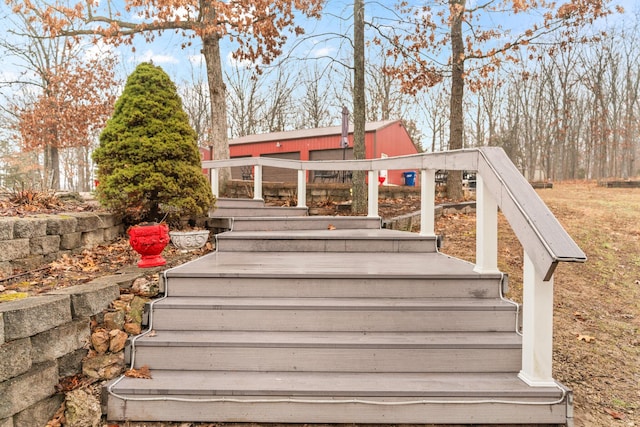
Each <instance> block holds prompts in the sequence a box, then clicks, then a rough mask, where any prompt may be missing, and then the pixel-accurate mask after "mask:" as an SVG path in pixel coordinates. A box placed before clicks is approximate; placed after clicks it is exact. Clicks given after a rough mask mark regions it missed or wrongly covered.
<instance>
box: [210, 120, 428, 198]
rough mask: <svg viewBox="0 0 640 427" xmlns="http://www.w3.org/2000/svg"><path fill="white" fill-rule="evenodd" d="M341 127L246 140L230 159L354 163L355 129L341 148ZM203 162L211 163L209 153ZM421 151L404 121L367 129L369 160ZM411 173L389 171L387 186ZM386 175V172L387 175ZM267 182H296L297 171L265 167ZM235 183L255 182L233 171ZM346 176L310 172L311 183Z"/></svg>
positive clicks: (233, 144) (233, 145) (236, 143)
mask: <svg viewBox="0 0 640 427" xmlns="http://www.w3.org/2000/svg"><path fill="white" fill-rule="evenodd" d="M341 139H342V128H341V126H332V127H325V128H316V129H301V130H294V131H288V132H273V133H265V134H259V135H249V136H243V137H241V138H236V139H233V140H231V141H229V150H230V157H231V158H237V157H257V156H262V157H276V158H280V159H292V160H342V159H347V160H350V159H353V125H350V127H349V135H348V147H347V148H344V149H343V148H340V147H341V145H340V142H341ZM202 151H203V153H202V154H203V158H204V159H205V160H209V159H210V157H209V153H208V151H206V150H202ZM416 153H418V150H417V148H416V146H415V144H414V143H413V141H412V140H411V137H410V136H409V133H408V132H407V130H406V129H405V127H404V125H403V124H402V121H400V120H386V121H379V122H369V123H367V124H366V125H365V157H366V158H367V159H376V158H383V157H395V156H403V155H408V154H416ZM404 172H410V171H401V170H400V171H388V173H387V176H386V179H385V182H384V184H386V185H404V184H405V180H404V177H405V174H404ZM385 173H386V172H385V171H383V173H382V174H383V175H384V174H385ZM262 174H263V181H272V182H294V181H296V179H297V172H296V171H295V170H288V169H279V168H270V167H265V168H264V170H263V172H262ZM232 178H233V179H252V173H251V169H250V168H244V169H243V168H232ZM349 178H350V175H349V174H347V175H346V176H345V175H343V174H340V173H337V172H335V171H315V172H310V173H309V176H308V178H307V179H308V181H309V182H341V181H345V180H348V179H349Z"/></svg>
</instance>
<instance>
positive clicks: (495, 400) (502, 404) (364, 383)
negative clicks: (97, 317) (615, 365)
mask: <svg viewBox="0 0 640 427" xmlns="http://www.w3.org/2000/svg"><path fill="white" fill-rule="evenodd" d="M151 375H152V379H135V378H122V379H121V380H117V381H114V382H112V383H111V384H109V386H108V388H107V390H108V391H109V392H108V393H106V399H107V400H108V403H109V404H108V407H109V412H108V418H109V419H110V420H124V419H128V420H133V421H135V420H158V421H203V422H207V421H208V422H248V421H251V422H263V423H266V422H274V423H282V422H296V423H341V422H344V420H345V419H348V420H349V421H350V422H351V423H380V422H384V421H385V420H387V421H389V422H390V421H392V420H393V422H394V423H417V424H425V423H429V424H432V423H456V424H458V423H460V424H467V423H470V422H472V423H474V424H484V423H511V424H520V423H533V422H535V423H536V424H537V425H539V424H543V423H549V424H552V423H565V422H566V419H567V417H568V416H569V414H568V408H567V401H568V400H569V396H570V393H569V392H567V391H566V390H564V389H563V388H561V387H560V386H558V387H535V388H532V387H528V386H527V385H526V384H525V383H523V382H522V381H520V380H519V379H518V378H517V377H516V375H514V374H513V373H491V374H477V373H456V374H452V373H351V372H349V373H335V372H312V373H309V372H253V371H251V372H245V371H236V372H220V371H161V370H154V369H152V370H151ZM123 397H124V398H127V399H129V400H127V401H126V402H125V401H124V400H122V398H123Z"/></svg>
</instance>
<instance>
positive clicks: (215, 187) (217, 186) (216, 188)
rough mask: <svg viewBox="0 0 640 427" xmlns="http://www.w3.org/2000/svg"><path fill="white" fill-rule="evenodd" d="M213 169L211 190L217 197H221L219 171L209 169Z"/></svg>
mask: <svg viewBox="0 0 640 427" xmlns="http://www.w3.org/2000/svg"><path fill="white" fill-rule="evenodd" d="M209 170H210V171H211V192H212V193H213V195H214V197H215V198H216V199H217V198H218V197H220V184H219V181H218V178H219V172H218V169H209Z"/></svg>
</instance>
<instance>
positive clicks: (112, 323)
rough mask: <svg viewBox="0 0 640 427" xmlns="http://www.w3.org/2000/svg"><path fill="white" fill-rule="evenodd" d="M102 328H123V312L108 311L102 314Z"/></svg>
mask: <svg viewBox="0 0 640 427" xmlns="http://www.w3.org/2000/svg"><path fill="white" fill-rule="evenodd" d="M104 327H105V328H107V329H108V330H112V329H122V328H123V327H124V311H122V310H118V311H110V312H108V313H105V314H104Z"/></svg>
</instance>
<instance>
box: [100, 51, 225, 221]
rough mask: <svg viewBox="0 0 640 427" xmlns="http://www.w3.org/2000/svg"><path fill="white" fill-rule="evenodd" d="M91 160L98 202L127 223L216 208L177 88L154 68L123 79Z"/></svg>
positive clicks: (173, 217) (145, 65)
mask: <svg viewBox="0 0 640 427" xmlns="http://www.w3.org/2000/svg"><path fill="white" fill-rule="evenodd" d="M93 157H94V160H95V162H96V164H97V165H98V174H97V176H98V181H99V185H98V187H97V190H96V193H97V196H98V199H99V200H100V202H101V203H102V204H103V205H104V206H106V207H107V208H109V209H111V210H113V211H117V212H121V213H123V215H124V219H125V221H126V222H128V223H134V222H138V221H158V220H160V219H162V217H163V215H165V214H168V217H167V218H168V220H176V219H177V217H179V216H181V215H201V214H206V213H207V212H208V209H209V208H210V207H212V206H213V204H214V198H213V195H212V193H211V188H210V186H209V183H208V180H207V179H206V176H205V175H203V173H202V169H201V166H200V153H199V151H198V146H197V135H196V133H195V131H194V130H193V129H192V128H191V126H190V125H189V119H188V117H187V114H186V113H185V112H184V110H183V108H182V101H181V99H180V97H179V96H178V92H177V89H176V86H175V84H174V83H173V82H172V81H171V79H170V78H169V76H168V75H167V74H166V73H165V72H164V71H163V70H162V69H161V68H160V67H157V66H154V65H153V64H149V63H143V64H140V65H139V66H138V67H137V68H136V70H135V71H134V72H133V73H132V74H131V75H130V76H129V78H128V79H127V83H126V85H125V88H124V91H123V93H122V95H121V96H120V98H119V99H118V100H117V101H116V105H115V111H114V113H113V116H112V117H111V119H109V121H108V122H107V126H106V127H105V129H104V131H103V132H102V134H101V135H100V146H99V147H98V148H97V149H96V150H95V151H94V154H93Z"/></svg>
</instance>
